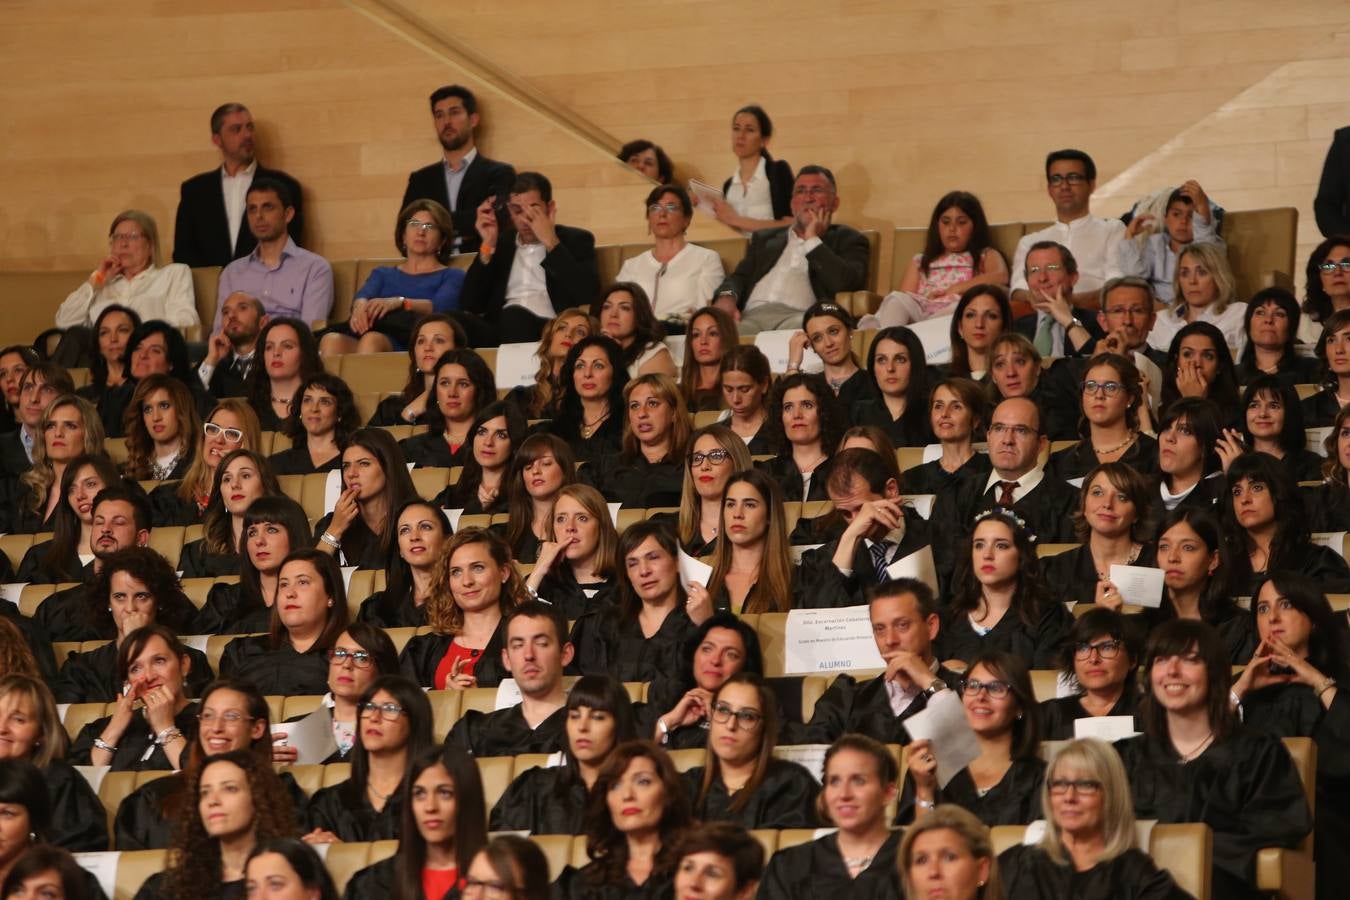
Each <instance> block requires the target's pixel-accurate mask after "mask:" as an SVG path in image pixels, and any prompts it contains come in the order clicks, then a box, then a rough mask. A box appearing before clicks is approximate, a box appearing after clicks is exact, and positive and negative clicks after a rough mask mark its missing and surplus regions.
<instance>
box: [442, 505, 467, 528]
mask: <svg viewBox="0 0 1350 900" xmlns="http://www.w3.org/2000/svg"><path fill="white" fill-rule="evenodd" d="M441 512H443V513H445V517H446V518H447V519H449V520H450V533H451V534H454V533H455V532H457V531H459V519H460V516H462V515H464V510H462V509H444V508H443V509H442V510H441Z"/></svg>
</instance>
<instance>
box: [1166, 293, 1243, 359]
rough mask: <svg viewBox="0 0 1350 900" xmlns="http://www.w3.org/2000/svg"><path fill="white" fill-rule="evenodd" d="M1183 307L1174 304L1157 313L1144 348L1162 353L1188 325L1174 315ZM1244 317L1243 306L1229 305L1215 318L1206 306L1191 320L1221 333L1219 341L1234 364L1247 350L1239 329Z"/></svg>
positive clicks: (1211, 310) (1179, 304)
mask: <svg viewBox="0 0 1350 900" xmlns="http://www.w3.org/2000/svg"><path fill="white" fill-rule="evenodd" d="M1182 305H1183V304H1182V303H1181V302H1178V303H1177V304H1176V305H1174V306H1170V307H1168V308H1167V309H1162V310H1159V311H1158V318H1157V319H1155V320H1154V322H1153V330H1152V331H1150V332H1149V333H1148V345H1149V346H1150V347H1152V348H1154V349H1155V350H1161V351H1163V352H1164V353H1166V352H1167V351H1168V349H1169V348H1170V347H1171V346H1172V339H1173V338H1174V337H1176V334H1177V332H1178V331H1180V330H1181V329H1183V328H1185V327H1186V326H1187V325H1188V324H1189V323H1188V322H1187V321H1186V320H1185V319H1183V318H1182V317H1181V316H1180V315H1179V314H1178V313H1177V309H1179V308H1180V307H1181V306H1182ZM1246 315H1247V304H1245V303H1230V304H1228V308H1227V309H1225V310H1224V311H1223V312H1221V313H1218V314H1217V315H1216V314H1215V312H1214V307H1213V306H1212V305H1211V306H1208V307H1206V308H1205V311H1204V312H1203V313H1201V314H1200V316H1199V317H1198V318H1197V319H1196V320H1195V321H1197V322H1208V323H1209V324H1211V325H1213V326H1214V327H1215V328H1217V329H1219V330H1220V331H1222V332H1223V339H1224V340H1225V341H1226V342H1227V343H1228V349H1229V350H1230V351H1231V352H1232V354H1233V359H1234V360H1237V359H1238V358H1239V357H1241V356H1242V348H1243V347H1245V346H1247V332H1246V331H1244V330H1243V328H1242V320H1243V319H1244V318H1246Z"/></svg>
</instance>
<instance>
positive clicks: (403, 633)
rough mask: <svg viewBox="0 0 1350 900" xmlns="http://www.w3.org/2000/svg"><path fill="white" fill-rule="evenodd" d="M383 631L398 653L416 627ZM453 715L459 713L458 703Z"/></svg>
mask: <svg viewBox="0 0 1350 900" xmlns="http://www.w3.org/2000/svg"><path fill="white" fill-rule="evenodd" d="M384 633H385V634H387V635H389V640H391V641H393V642H394V649H395V650H397V651H398V652H399V653H402V652H403V648H404V647H405V646H407V644H408V641H410V640H412V637H413V635H415V634H417V629H416V628H386V629H385V630H384ZM455 715H459V705H458V704H456V705H455Z"/></svg>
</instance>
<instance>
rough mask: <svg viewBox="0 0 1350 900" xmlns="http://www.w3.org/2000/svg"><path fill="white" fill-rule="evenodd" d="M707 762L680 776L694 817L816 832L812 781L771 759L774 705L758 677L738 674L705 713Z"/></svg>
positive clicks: (801, 769)
mask: <svg viewBox="0 0 1350 900" xmlns="http://www.w3.org/2000/svg"><path fill="white" fill-rule="evenodd" d="M709 720H710V721H711V726H710V727H709V729H708V747H707V756H706V757H705V759H704V762H703V765H701V766H695V767H694V768H692V769H690V770H688V771H687V772H685V773H684V776H683V777H684V782H685V786H686V787H687V788H688V790H689V796H690V800H691V802H692V805H693V810H694V817H695V818H697V819H702V820H703V821H705V822H711V821H729V822H735V823H736V824H738V825H740V826H741V827H743V828H748V829H755V828H815V827H816V825H817V824H818V822H817V820H816V795H817V794H818V793H819V792H820V785H819V784H817V782H816V779H815V776H813V775H812V774H811V773H810V772H809V771H807V769H805V768H804V767H802V766H800V765H798V764H797V763H794V762H789V761H787V760H782V759H776V758H775V757H774V755H773V750H774V747H775V746H776V745H777V743H778V741H777V737H778V699H777V698H776V697H775V696H774V693H773V690H772V689H771V688H770V687H769V686H768V685H767V684H765V682H764V679H762V678H761V677H760V676H758V675H755V674H753V673H751V672H739V673H737V674H735V675H733V676H731V677H730V678H728V679H727V680H726V681H725V682H723V683H722V686H721V687H720V688H718V690H717V693H716V694H714V695H713V701H712V705H711V708H710V710H709Z"/></svg>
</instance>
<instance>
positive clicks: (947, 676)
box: [780, 665, 961, 745]
mask: <svg viewBox="0 0 1350 900" xmlns="http://www.w3.org/2000/svg"><path fill="white" fill-rule="evenodd" d="M934 677H936V678H940V679H942V681H943V682H945V683H946V684H947V685H948V686H949V687H953V688H954V686H955V685H957V684H959V683H960V681H961V676H960V675H959V674H957V673H956V672H953V671H951V670H950V669H948V668H946V667H945V666H941V665H939V666H938V669H937V672H936V673H935V675H934ZM920 687H927V685H921V686H920ZM927 708H928V695H927V694H925V693H923V692H922V691H920V692H919V694H918V695H917V696H916V697H915V698H914V699H913V700H912V701H911V702H910V704H909V706H907V707H905V710H904V712H902V713H900V715H898V716H897V715H896V714H895V712H894V711H892V709H891V700H890V695H889V694H888V693H887V692H886V679H885V677H884V676H882V675H878V676H876V677H875V678H869V679H868V680H866V681H862V682H859V681H857V680H856V679H855V678H854V677H853V676H852V675H848V674H844V673H840V674H839V676H838V677H836V678H835V679H834V681H832V682H831V683H830V686H829V687H828V688H827V689H826V690H825V693H824V694H822V695H821V697H820V699H819V700H817V701H816V707H815V709H814V710H813V711H812V713H811V721H810V722H807V723H806V724H804V725H801V724H794V723H788V724H787V725H786V727H785V728H784V735H783V737H782V739H781V740H780V743H784V744H832V743H834V742H835V741H836V740H837V739H838V738H840V737H841V736H843V735H845V734H865V735H867V736H868V737H870V738H875V739H876V740H878V741H880V742H881V743H883V744H902V745H903V744H908V743H909V732H907V731H906V730H905V727H904V722H905V719H908V718H909V717H910V716H912V715H914V714H915V713H917V712H920V711H921V710H924V709H927Z"/></svg>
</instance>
